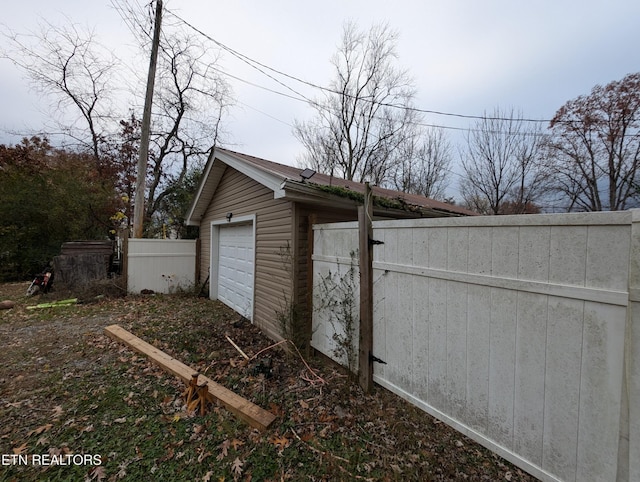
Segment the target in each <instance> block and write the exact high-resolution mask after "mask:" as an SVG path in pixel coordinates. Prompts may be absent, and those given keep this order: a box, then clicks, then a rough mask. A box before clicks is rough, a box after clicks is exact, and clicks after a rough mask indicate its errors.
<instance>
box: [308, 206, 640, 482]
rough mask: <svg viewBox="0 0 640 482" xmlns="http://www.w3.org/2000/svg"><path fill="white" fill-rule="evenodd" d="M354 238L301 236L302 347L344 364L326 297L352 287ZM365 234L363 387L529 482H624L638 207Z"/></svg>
mask: <svg viewBox="0 0 640 482" xmlns="http://www.w3.org/2000/svg"><path fill="white" fill-rule="evenodd" d="M357 233H358V231H357V223H341V224H337V225H316V226H314V254H313V264H314V267H313V270H314V314H313V316H314V321H313V329H314V334H313V339H312V346H313V347H314V348H316V349H318V350H319V351H320V352H322V353H325V354H326V355H328V356H331V357H333V358H334V359H336V360H338V361H340V362H342V363H344V364H346V363H347V359H348V358H347V357H346V355H345V353H344V350H341V347H342V345H344V341H345V339H346V338H348V337H347V336H346V335H345V333H346V331H345V327H344V323H341V321H340V313H339V312H338V311H336V306H338V305H335V304H334V305H331V302H328V301H327V299H331V295H330V293H333V295H332V296H333V298H334V299H336V300H340V299H343V298H345V296H344V286H345V283H344V282H343V281H344V280H345V279H350V277H349V276H346V275H347V274H348V273H350V272H351V273H353V271H355V278H354V279H355V283H356V284H357V283H358V275H357V253H355V254H354V251H356V250H357V247H358V242H357V236H358V234H357ZM373 237H374V239H375V240H378V241H382V242H383V243H384V244H381V245H376V246H375V247H374V264H373V268H374V281H373V283H374V288H373V304H374V305H373V310H374V320H373V354H374V355H375V356H376V357H378V358H380V359H382V360H383V361H384V362H386V365H384V364H378V363H376V364H375V366H374V381H375V382H377V383H378V384H380V385H382V386H384V387H386V388H388V389H389V390H391V391H393V392H394V393H396V394H398V395H400V396H401V397H403V398H405V399H406V400H408V401H410V402H412V403H413V404H415V405H417V406H418V407H420V408H422V409H423V410H425V411H426V412H428V413H430V414H432V415H433V416H435V417H437V418H439V419H441V420H443V421H445V422H447V423H448V424H450V425H451V426H453V427H454V428H456V429H457V430H459V431H460V432H462V433H464V434H466V435H468V436H469V437H471V438H473V439H475V440H476V441H478V442H480V443H481V444H483V445H485V446H486V447H488V448H490V449H492V450H494V451H495V452H496V453H498V454H499V455H501V456H503V457H504V458H506V459H507V460H509V461H511V462H513V463H515V464H516V465H518V466H520V467H521V468H523V469H524V470H527V471H528V472H529V473H531V474H533V475H534V476H536V477H538V478H540V479H542V480H554V481H555V480H561V481H580V482H582V481H616V480H617V481H638V480H640V314H639V313H640V305H638V302H639V301H640V239H639V237H640V211H635V210H634V211H629V212H622V213H590V214H565V215H558V214H556V215H530V216H503V217H493V216H492V217H470V218H448V219H421V220H402V221H378V222H374V236H373ZM354 259H355V261H354ZM354 263H355V265H356V266H355V269H353V268H351V266H353V265H354ZM345 277H346V278H345ZM347 291H351V292H353V289H351V288H349V289H347ZM356 292H357V288H356ZM354 306H355V312H354V313H355V319H356V325H357V318H358V315H357V313H358V311H357V310H358V305H357V301H356V304H355V305H354ZM353 330H355V331H354V332H352V333H355V336H351V338H350V339H351V340H352V341H355V343H356V353H357V338H358V331H357V330H358V327H357V326H355V328H354V329H353ZM355 366H357V364H356V365H355Z"/></svg>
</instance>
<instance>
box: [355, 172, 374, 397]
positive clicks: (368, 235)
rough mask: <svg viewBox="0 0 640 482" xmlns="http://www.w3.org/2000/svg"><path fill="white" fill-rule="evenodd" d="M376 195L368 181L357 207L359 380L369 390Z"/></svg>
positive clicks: (371, 381) (370, 384) (371, 370)
mask: <svg viewBox="0 0 640 482" xmlns="http://www.w3.org/2000/svg"><path fill="white" fill-rule="evenodd" d="M372 220H373V196H372V195H371V187H370V186H369V183H366V184H365V194H364V205H363V206H358V233H359V238H360V253H359V264H360V338H359V345H358V346H359V349H358V382H359V384H360V387H362V389H363V390H364V391H365V393H369V392H370V391H371V388H372V386H373V362H372V355H373V354H372V350H373V252H372V250H371V242H370V241H371V239H372V237H373V224H372Z"/></svg>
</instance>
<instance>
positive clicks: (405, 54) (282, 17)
mask: <svg viewBox="0 0 640 482" xmlns="http://www.w3.org/2000/svg"><path fill="white" fill-rule="evenodd" d="M165 6H166V7H168V8H169V9H171V10H173V11H175V12H176V13H178V14H179V15H180V16H181V17H183V18H184V19H185V20H186V21H188V22H189V23H191V24H193V25H194V26H196V27H197V28H198V29H200V30H202V31H203V32H206V33H207V34H208V35H209V36H211V37H213V38H215V39H216V40H217V41H219V42H222V43H223V44H225V45H227V46H228V47H231V48H232V49H234V50H236V51H238V52H240V53H242V54H244V55H246V56H248V57H250V58H252V59H255V60H257V61H259V62H261V63H263V64H266V65H268V66H270V67H273V68H274V69H277V70H279V71H282V72H285V73H288V74H290V75H292V76H295V77H298V78H301V79H304V80H307V81H310V82H313V83H315V84H320V85H327V84H328V83H329V81H330V79H331V77H332V75H333V71H332V70H331V65H330V63H329V60H330V58H331V56H332V54H333V53H334V52H335V50H336V45H337V44H338V42H339V40H340V37H341V32H342V27H343V24H344V22H345V21H346V20H353V21H356V22H357V23H358V25H359V26H360V27H361V29H368V28H369V27H370V26H371V25H372V24H374V23H380V22H387V23H388V24H389V25H390V26H391V27H392V28H394V29H396V30H397V31H398V32H399V40H398V44H397V50H398V53H399V64H400V66H402V67H403V68H406V69H408V70H409V72H410V74H411V75H412V76H413V78H414V79H415V85H416V88H417V91H418V96H417V98H416V104H417V107H419V108H421V109H425V110H432V111H441V112H447V113H452V114H463V115H482V114H483V113H484V112H485V111H487V112H490V111H492V110H493V109H494V108H496V107H497V106H500V107H501V108H512V107H513V108H515V109H519V110H521V111H522V113H523V115H524V116H525V117H529V118H541V119H550V118H551V117H552V116H553V115H554V113H555V111H556V110H557V109H558V108H559V107H560V106H562V104H564V103H565V102H566V101H567V100H570V99H573V98H575V97H577V96H578V95H581V94H587V93H588V92H589V91H590V90H591V88H592V87H593V86H594V85H596V84H605V83H608V82H610V81H612V80H617V79H621V78H622V77H623V76H624V75H625V74H627V73H631V72H636V71H638V70H640V1H638V0H573V1H564V0H544V1H536V0H533V1H529V2H524V1H518V0H501V1H498V0H484V1H476V0H465V1H462V0H459V1H457V0H431V1H424V0H422V1H408V0H404V1H403V0H396V1H395V2H389V1H388V0H386V1H379V0H366V1H360V0H357V1H356V0H324V1H322V2H301V1H300V0H296V1H292V0H272V1H264V0H262V1H258V0H254V1H242V0H231V1H226V2H222V1H218V0H192V1H182V2H180V1H178V0H165ZM41 18H46V19H47V20H48V21H50V22H53V23H56V24H57V23H68V22H69V21H73V22H76V23H79V24H82V25H86V26H89V27H92V28H95V31H96V33H97V35H98V36H99V38H100V40H101V41H102V42H103V43H104V44H105V45H107V46H109V48H111V49H113V51H114V52H118V53H119V55H121V56H122V58H123V59H127V58H128V57H127V56H128V55H129V54H128V52H130V51H131V46H132V45H133V44H134V40H133V38H132V36H131V34H130V33H129V31H128V29H127V27H126V26H125V25H124V23H123V22H122V20H121V18H120V16H119V14H118V12H117V11H116V10H115V9H114V8H113V7H112V6H111V4H110V2H109V0H91V1H87V0H58V1H57V2H51V1H50V0H47V1H44V0H20V1H17V2H10V3H6V4H5V5H4V6H3V12H2V17H1V19H0V22H2V23H4V24H6V25H8V26H9V27H11V28H12V29H13V30H15V31H17V32H27V31H29V30H32V31H37V29H38V27H37V25H38V22H39V20H40V19H41ZM0 42H5V40H4V39H0ZM129 62H131V61H130V60H129ZM135 62H138V63H140V64H141V65H144V70H146V64H147V63H148V61H147V60H146V59H144V60H143V59H140V58H139V56H138V57H137V58H136V60H135ZM222 65H223V69H224V70H225V71H226V72H228V73H230V74H233V75H235V76H237V77H240V78H242V79H244V80H246V81H249V82H251V83H254V84H258V85H261V86H264V87H268V88H271V89H276V90H279V91H282V92H287V91H286V90H285V89H284V88H282V87H281V86H278V85H277V84H275V83H273V81H271V80H270V79H268V78H267V77H265V76H263V75H262V74H260V73H259V72H257V71H256V70H254V69H251V68H248V67H247V66H246V65H245V64H243V63H241V62H239V61H238V60H236V59H235V58H233V57H232V56H230V55H228V54H225V55H224V57H223V63H222ZM0 69H1V72H2V76H1V77H0V100H1V103H2V109H0V143H13V142H17V141H18V140H19V137H15V136H11V135H9V133H10V132H17V133H19V134H27V133H29V132H30V131H31V130H33V129H35V130H38V129H39V128H40V126H41V125H42V122H43V114H42V113H41V112H42V111H43V110H46V106H47V104H46V103H45V102H43V99H40V98H39V97H38V96H36V95H34V94H33V92H32V91H31V90H30V88H29V85H28V83H27V82H26V80H25V79H24V77H23V75H22V74H21V73H20V72H19V71H18V70H16V69H15V68H14V67H13V65H12V64H11V63H10V62H9V61H7V60H4V59H3V60H0ZM282 80H283V81H284V82H286V83H287V84H288V85H290V86H291V87H293V88H294V89H296V90H299V91H300V92H303V93H305V94H306V95H310V96H312V97H313V96H317V95H318V93H317V92H315V93H314V92H313V90H312V89H309V88H307V87H304V86H303V85H299V84H296V83H295V82H294V81H291V80H288V79H284V78H283V79H282ZM229 82H230V83H231V84H232V86H233V89H234V92H235V95H236V99H237V105H236V107H234V108H233V110H232V112H231V118H229V119H228V120H227V122H226V126H227V130H228V131H229V132H230V134H231V138H230V139H229V140H230V141H231V142H232V143H233V148H234V149H236V150H239V151H242V152H246V153H248V154H252V155H256V156H259V157H263V158H267V159H270V160H273V161H276V162H281V163H285V164H294V163H295V160H296V156H297V155H299V154H300V152H301V147H300V145H299V143H298V142H297V141H296V139H295V138H294V137H293V135H292V133H291V124H292V123H293V120H294V119H299V120H305V119H309V118H310V117H311V116H312V115H313V112H312V110H311V109H310V108H309V107H308V106H307V105H306V104H304V103H303V102H299V101H295V100H291V99H288V98H286V97H283V96H279V95H277V94H273V93H270V92H268V91H266V90H263V89H260V88H257V87H253V86H250V85H248V84H245V83H242V82H238V81H237V80H234V79H229ZM425 121H426V122H428V123H433V124H438V125H443V126H449V127H458V128H460V127H462V128H466V127H470V126H471V123H472V122H473V121H470V120H465V119H460V118H457V117H451V116H441V115H427V116H426V119H425ZM449 132H451V133H452V135H453V136H454V137H455V136H459V134H456V132H457V131H454V130H450V131H449Z"/></svg>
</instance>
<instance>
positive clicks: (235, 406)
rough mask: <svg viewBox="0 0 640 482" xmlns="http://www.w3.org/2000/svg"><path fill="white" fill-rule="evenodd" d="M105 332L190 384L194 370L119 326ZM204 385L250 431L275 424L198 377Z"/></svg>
mask: <svg viewBox="0 0 640 482" xmlns="http://www.w3.org/2000/svg"><path fill="white" fill-rule="evenodd" d="M104 331H105V333H106V334H107V335H108V336H109V337H111V338H113V339H114V340H116V341H121V342H123V343H124V344H125V345H127V346H128V347H129V348H131V349H133V350H135V351H137V352H139V353H142V354H143V355H145V356H147V357H149V359H150V360H151V361H152V362H153V363H155V364H156V365H158V366H160V367H161V368H163V369H164V370H166V371H168V372H170V373H173V374H174V375H175V376H177V377H178V378H180V379H181V380H182V381H184V382H185V383H188V382H189V380H191V376H192V375H193V374H194V373H195V370H193V369H192V368H190V367H189V366H188V365H185V364H184V363H182V362H180V361H179V360H176V359H175V358H173V357H172V356H169V355H167V354H166V353H165V352H163V351H162V350H159V349H157V348H156V347H154V346H153V345H151V344H149V343H147V342H146V341H144V340H142V339H140V338H138V337H137V336H135V335H133V334H132V333H129V332H128V331H127V330H125V329H124V328H122V327H121V326H119V325H111V326H107V327H106V328H105V329H104ZM205 382H206V383H207V387H208V390H209V396H210V397H211V399H212V400H217V401H219V402H220V403H222V405H224V406H225V407H226V408H227V410H229V411H230V412H231V413H233V414H234V415H235V416H236V417H238V418H240V419H241V420H243V421H245V422H247V423H248V424H249V425H251V426H252V427H255V428H257V429H259V430H265V429H266V428H267V427H269V425H270V424H271V423H272V422H273V421H274V420H275V418H276V417H275V415H273V414H272V413H271V412H268V411H267V410H264V409H263V408H261V407H259V406H257V405H256V404H254V403H252V402H250V401H249V400H247V399H245V398H243V397H241V396H240V395H238V394H237V393H234V392H232V391H231V390H228V389H227V388H225V387H223V386H222V385H220V384H218V383H216V382H214V381H213V380H211V379H209V378H207V377H205V376H204V375H200V376H199V377H198V384H200V385H201V384H203V383H205Z"/></svg>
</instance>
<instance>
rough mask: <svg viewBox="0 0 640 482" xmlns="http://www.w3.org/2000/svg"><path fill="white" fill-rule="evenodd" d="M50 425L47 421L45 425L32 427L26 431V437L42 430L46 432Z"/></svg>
mask: <svg viewBox="0 0 640 482" xmlns="http://www.w3.org/2000/svg"><path fill="white" fill-rule="evenodd" d="M51 427H53V424H51V423H47V424H46V425H42V426H41V427H38V428H34V429H33V430H30V431H29V432H27V437H31V436H32V435H40V434H41V433H42V432H46V431H47V430H49V429H50V428H51Z"/></svg>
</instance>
